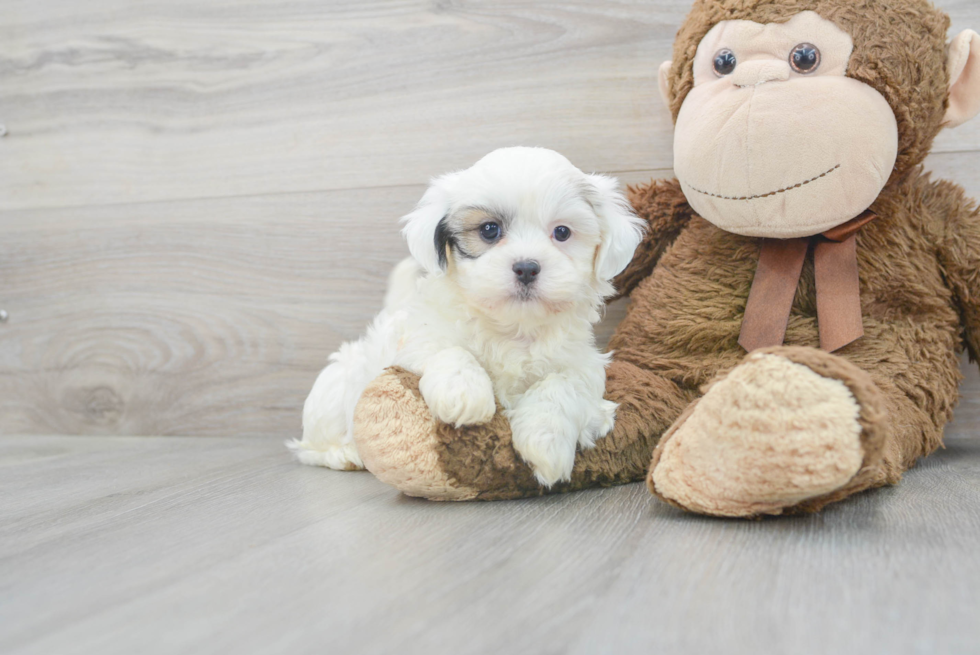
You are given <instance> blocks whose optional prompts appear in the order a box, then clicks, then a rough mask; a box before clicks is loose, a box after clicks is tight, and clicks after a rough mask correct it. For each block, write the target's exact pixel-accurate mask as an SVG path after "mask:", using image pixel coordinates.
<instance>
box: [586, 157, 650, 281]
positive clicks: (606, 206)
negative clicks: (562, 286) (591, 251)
mask: <svg viewBox="0 0 980 655" xmlns="http://www.w3.org/2000/svg"><path fill="white" fill-rule="evenodd" d="M588 178H589V186H590V190H589V198H588V200H589V202H590V203H591V204H592V207H593V209H595V212H596V214H597V215H598V217H599V230H600V235H601V238H602V242H601V243H600V245H599V252H598V253H597V254H596V259H595V274H596V277H598V278H599V279H601V280H611V279H613V278H614V277H616V276H617V275H618V274H619V273H621V272H622V271H623V269H625V268H626V266H627V265H628V264H629V263H630V260H632V259H633V252H634V251H635V250H636V247H637V246H638V245H639V244H640V240H641V239H642V238H643V221H641V220H640V219H639V218H637V216H636V214H634V213H633V208H632V207H630V203H629V201H628V200H627V199H626V196H624V195H623V193H622V192H621V191H620V190H619V182H618V181H617V180H616V179H615V178H612V177H606V176H605V175H589V176H588Z"/></svg>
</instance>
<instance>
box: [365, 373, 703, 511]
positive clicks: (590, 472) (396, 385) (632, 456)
mask: <svg viewBox="0 0 980 655" xmlns="http://www.w3.org/2000/svg"><path fill="white" fill-rule="evenodd" d="M695 396H696V393H695V392H693V391H691V390H685V389H682V388H681V387H679V386H678V385H677V384H675V383H674V382H672V381H670V380H668V379H666V378H663V377H660V376H657V375H655V374H653V373H650V372H648V371H645V370H642V369H640V368H637V367H636V366H634V365H632V364H629V363H626V362H616V361H614V362H613V363H612V364H611V365H610V367H609V369H608V370H607V379H606V397H607V398H609V399H610V400H613V401H614V402H617V403H619V408H618V409H617V412H616V425H615V428H614V429H613V431H612V432H611V433H610V434H609V435H607V436H606V437H603V438H601V439H599V440H598V441H597V442H596V446H595V447H594V448H591V449H589V450H585V451H581V452H579V454H578V456H577V457H576V459H575V468H574V469H573V471H572V480H571V482H568V483H562V484H557V485H555V486H554V487H551V488H550V489H546V488H544V487H542V486H541V485H539V484H538V482H537V481H536V480H535V478H534V474H533V473H532V471H531V469H530V468H529V467H528V466H527V464H525V463H524V462H523V461H522V460H521V457H520V455H519V454H518V453H517V452H516V451H515V450H514V448H513V446H512V443H511V433H510V426H509V425H508V423H507V420H506V419H505V418H504V417H503V415H502V413H501V412H500V408H499V407H498V411H497V414H496V416H495V417H494V418H493V420H492V421H491V422H490V423H487V424H485V425H479V426H471V427H464V428H459V429H457V428H453V427H452V426H450V425H445V424H441V423H437V422H435V421H434V420H433V419H432V417H431V414H430V412H429V409H428V407H426V405H425V402H424V401H423V400H422V397H421V395H420V394H419V391H418V377H417V376H415V375H413V374H411V373H408V372H406V371H404V370H401V369H389V370H388V371H387V372H386V373H385V374H383V375H381V376H380V377H379V378H377V379H376V380H375V381H374V382H373V383H371V385H370V386H369V387H368V388H367V390H366V391H365V392H364V395H363V396H362V398H361V401H360V403H359V404H358V407H357V411H356V413H355V417H354V434H355V439H356V444H357V449H358V452H359V453H360V455H361V458H362V459H363V460H364V464H365V466H366V467H367V469H368V470H369V471H371V472H372V473H374V475H375V476H377V477H378V478H379V479H380V480H382V481H383V482H386V483H388V484H390V485H392V486H394V487H395V488H397V489H399V490H400V491H402V492H404V493H406V494H408V495H410V496H421V497H423V498H429V499H431V500H474V499H480V500H502V499H508V498H522V497H526V496H538V495H541V494H545V493H551V492H562V491H572V490H575V489H583V488H587V487H599V486H610V485H615V484H623V483H626V482H633V481H637V480H642V479H643V478H644V476H645V475H646V472H647V469H648V468H649V464H650V455H651V453H652V452H653V448H654V446H655V445H656V442H657V439H658V438H659V437H660V435H661V434H663V432H664V431H665V430H666V429H667V428H668V427H670V425H671V424H672V423H673V422H674V420H675V419H676V418H677V417H678V416H680V414H681V412H682V411H683V410H684V408H685V407H687V406H688V405H689V404H690V403H691V401H692V400H693V399H694V398H695Z"/></svg>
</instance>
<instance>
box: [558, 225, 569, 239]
mask: <svg viewBox="0 0 980 655" xmlns="http://www.w3.org/2000/svg"><path fill="white" fill-rule="evenodd" d="M554 234H555V241H568V239H569V238H571V236H572V231H571V230H570V229H568V228H567V227H565V226H564V225H559V226H558V227H556V228H555V233H554Z"/></svg>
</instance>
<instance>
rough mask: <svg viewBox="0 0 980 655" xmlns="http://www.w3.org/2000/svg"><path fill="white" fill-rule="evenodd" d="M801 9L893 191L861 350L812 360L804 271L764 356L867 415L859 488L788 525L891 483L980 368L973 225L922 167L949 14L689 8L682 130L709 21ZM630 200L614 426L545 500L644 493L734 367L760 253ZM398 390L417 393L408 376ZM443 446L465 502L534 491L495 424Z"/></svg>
mask: <svg viewBox="0 0 980 655" xmlns="http://www.w3.org/2000/svg"><path fill="white" fill-rule="evenodd" d="M806 10H814V11H817V12H818V13H820V14H821V15H822V16H824V17H825V18H828V19H830V20H833V21H835V22H836V23H837V24H838V25H839V26H841V27H842V28H843V29H845V30H846V31H848V32H849V33H850V34H851V35H852V36H853V37H854V42H855V51H854V55H853V58H852V61H851V65H850V67H849V70H848V74H849V75H850V76H851V77H854V78H856V79H859V80H861V81H863V82H865V83H867V84H869V85H871V86H872V87H874V88H875V89H877V90H878V91H880V92H881V93H882V95H883V96H884V97H885V98H886V99H887V100H888V102H889V103H890V104H891V106H892V109H893V110H894V111H895V115H896V117H897V119H898V124H899V129H900V152H899V158H898V163H897V165H896V167H895V171H894V173H893V175H892V178H891V182H890V183H889V185H888V186H887V187H886V189H885V190H884V191H883V192H882V194H881V196H880V197H879V198H878V200H877V201H876V202H875V203H874V205H873V206H872V210H873V211H874V212H875V213H877V214H878V216H879V219H878V220H877V221H875V222H873V223H871V224H870V225H868V226H866V227H865V228H863V229H862V230H861V232H859V233H858V236H857V249H858V264H859V269H860V278H861V304H862V313H863V322H864V332H865V336H864V337H863V338H861V339H859V340H858V341H856V342H854V343H852V344H850V345H848V346H846V347H844V348H843V349H841V350H839V351H837V353H835V354H833V355H831V354H827V353H824V352H821V351H819V350H817V349H816V348H817V346H818V345H819V336H818V332H817V316H816V295H815V288H814V274H813V260H812V257H808V258H807V262H806V265H805V267H804V270H803V274H802V276H801V279H800V282H799V286H798V289H797V293H796V299H795V302H794V304H793V308H792V313H791V316H790V319H789V325H788V328H787V331H786V340H785V347H782V348H778V349H775V350H774V351H773V352H776V353H777V354H780V355H782V356H784V357H787V358H789V359H790V360H792V361H794V362H797V363H800V364H804V365H806V366H808V367H810V368H811V369H812V370H813V371H815V372H816V373H818V374H819V375H821V376H824V377H828V378H833V379H837V380H841V381H842V382H844V384H845V385H846V386H847V387H848V389H849V390H850V392H851V393H852V394H853V396H854V398H855V399H856V400H857V402H858V404H859V405H860V408H861V413H860V421H859V422H860V424H861V427H862V429H863V434H862V436H861V443H862V448H863V450H864V462H863V464H862V466H861V469H860V471H859V472H858V474H857V475H856V476H855V477H854V478H853V479H852V480H850V482H848V483H847V484H846V485H844V486H843V487H841V488H840V489H837V490H835V491H834V492H832V493H829V494H826V495H824V496H821V497H818V498H811V499H809V500H807V501H804V502H802V503H799V504H797V505H796V506H787V507H785V508H781V509H780V510H779V511H789V512H792V511H812V510H816V509H819V508H821V507H823V506H824V505H825V504H827V503H829V502H833V501H837V500H840V499H842V498H844V497H847V496H848V495H850V494H853V493H855V492H858V491H861V490H863V489H867V488H870V487H874V486H880V485H882V484H890V483H895V482H897V481H898V480H899V479H900V477H901V475H902V473H903V472H904V471H905V470H906V469H907V468H908V467H910V466H912V464H913V463H914V462H915V461H916V460H917V459H918V458H919V457H922V456H924V455H926V454H928V453H930V452H932V451H933V450H935V449H936V448H937V447H939V446H940V444H941V442H942V434H943V427H944V425H945V424H946V423H947V422H948V421H949V419H950V417H951V416H952V412H953V408H954V406H955V404H956V402H957V398H958V384H959V381H960V371H959V356H960V354H961V353H962V351H963V349H964V347H966V348H967V349H968V350H969V353H970V355H971V357H972V358H973V359H976V358H977V357H978V355H980V215H978V212H977V210H976V208H975V206H974V204H973V202H972V201H970V200H968V199H967V198H965V197H964V194H963V192H962V190H961V189H959V188H958V187H956V186H955V185H952V184H950V183H948V182H942V181H940V182H932V181H930V180H929V177H928V176H927V175H926V174H924V173H923V171H922V169H921V167H919V166H918V165H919V163H920V162H921V161H922V160H923V159H924V158H925V156H926V154H927V153H928V150H929V147H930V145H931V143H932V140H933V138H934V137H935V135H936V133H937V132H938V131H939V129H940V126H941V121H942V117H943V113H944V111H945V108H946V103H947V100H946V86H947V82H948V77H947V74H946V71H945V63H944V62H945V59H944V56H945V33H946V29H947V27H948V19H947V18H946V16H945V15H943V14H942V13H940V12H938V11H937V10H935V9H934V8H933V7H932V6H931V5H930V4H929V3H927V2H925V1H924V0H778V1H777V0H698V1H697V2H696V3H695V5H694V9H693V10H692V12H691V14H690V16H689V17H688V20H687V22H686V23H685V25H684V26H683V27H682V28H681V31H680V33H679V35H678V38H677V43H676V48H675V60H674V65H673V68H672V72H671V90H672V106H673V110H674V114H675V116H676V114H677V111H679V108H680V105H681V103H682V102H683V100H684V97H685V96H686V94H687V92H688V91H689V90H690V88H691V85H692V83H693V76H692V72H691V61H692V59H693V57H694V54H695V51H696V48H697V44H698V42H699V41H700V40H701V38H702V37H703V36H704V34H705V33H707V31H708V30H709V29H710V28H711V27H712V26H713V25H714V24H715V23H717V22H718V21H720V20H730V19H750V20H755V21H757V22H773V21H785V20H788V19H789V18H790V17H792V16H793V15H795V14H796V13H798V12H801V11H806ZM630 193H631V201H632V203H633V205H634V207H635V209H636V211H637V212H638V214H639V215H640V216H641V217H642V218H643V219H645V220H646V222H647V224H648V227H649V231H648V233H647V235H646V238H645V240H644V241H643V243H642V244H641V246H640V248H639V249H638V250H637V253H636V256H635V258H634V260H633V262H632V264H631V265H630V266H629V267H628V268H627V270H626V271H624V272H623V273H622V274H621V275H620V276H619V278H618V280H617V288H619V289H620V293H621V294H624V295H629V296H630V297H631V299H632V303H631V305H630V307H629V311H628V313H627V316H626V318H625V319H624V321H623V322H622V324H621V325H620V326H619V328H618V329H617V331H616V334H615V335H614V337H613V339H612V341H611V343H610V348H611V349H613V350H615V357H614V361H613V364H612V365H611V366H610V368H609V372H608V378H607V386H606V389H607V397H608V398H610V399H611V400H613V401H615V402H617V403H620V409H619V412H618V415H617V422H616V426H615V428H614V431H613V433H612V434H610V435H609V436H608V437H606V438H604V439H600V440H599V442H598V445H597V446H596V448H595V449H593V450H589V451H586V452H582V453H580V455H579V457H578V459H577V461H576V465H575V470H574V474H573V479H572V482H571V483H570V484H565V485H561V486H558V487H556V488H554V489H552V491H567V490H572V489H580V488H584V487H590V486H597V485H609V484H618V483H622V482H627V481H631V480H639V479H642V478H643V477H644V476H645V474H646V472H647V470H648V464H649V462H650V458H651V453H652V452H653V450H654V447H655V446H656V444H657V442H658V440H659V439H660V438H661V436H662V435H664V433H665V432H666V431H667V430H668V428H669V427H670V426H671V425H672V424H673V423H674V422H675V421H677V420H678V418H681V422H682V421H683V417H682V414H684V413H685V410H687V411H688V412H690V411H691V407H692V403H693V402H694V401H695V400H696V399H697V398H698V397H700V396H701V395H702V394H703V392H704V390H705V388H706V387H707V386H708V385H709V384H710V383H711V382H712V381H713V380H715V379H717V378H718V377H719V376H724V375H725V374H726V373H728V372H729V371H731V370H732V369H733V368H734V367H735V366H737V365H738V364H739V363H740V362H741V361H742V360H743V358H744V357H745V351H744V350H742V349H741V348H740V347H739V345H738V337H739V331H740V326H741V323H742V318H743V314H744V310H745V303H746V300H747V298H748V294H749V288H750V287H751V284H752V280H753V276H754V274H755V270H756V263H757V261H758V257H759V251H760V247H761V240H760V239H756V238H750V237H741V236H737V235H733V234H730V233H727V232H723V231H722V230H720V229H718V228H716V227H714V226H713V225H711V224H710V223H708V222H707V221H705V220H703V219H701V218H700V217H698V216H697V215H696V214H695V213H694V212H693V210H692V209H691V208H690V206H689V205H688V203H687V201H686V199H685V198H684V195H683V193H682V192H681V189H680V185H679V184H678V183H677V182H676V180H675V181H655V182H652V183H650V184H649V185H646V186H642V187H639V188H634V189H631V190H630ZM386 375H387V376H393V375H395V373H391V372H390V373H388V374H386ZM398 381H399V383H401V384H404V385H407V386H408V387H412V388H414V385H415V383H414V382H412V381H411V380H410V379H408V378H407V377H405V376H402V377H401V378H399V379H398ZM366 395H370V391H369V394H366ZM416 396H417V392H416ZM417 402H419V403H421V402H422V401H421V398H418V397H417ZM391 411H393V412H398V411H409V410H408V409H406V408H397V407H396V408H392V410H391ZM498 418H499V417H498ZM436 434H437V437H436V440H437V441H438V445H437V446H436V447H435V450H436V453H437V456H438V460H439V463H440V467H441V470H442V471H443V474H444V475H445V476H446V477H447V478H448V479H452V480H454V481H456V483H458V484H461V485H464V486H466V487H467V488H471V489H473V490H474V497H476V498H481V499H499V498H515V497H520V496H528V495H537V494H540V493H544V492H545V491H544V490H543V489H542V488H540V487H539V486H538V485H537V484H535V483H534V479H533V477H532V475H531V472H530V469H528V467H527V466H526V465H525V464H524V463H523V462H522V461H521V458H520V457H519V455H517V453H516V452H515V451H514V450H513V448H512V446H511V445H510V433H509V429H508V428H507V427H506V422H505V421H504V422H503V423H501V422H500V421H496V420H495V422H494V423H492V424H490V425H489V426H485V427H482V428H470V429H463V430H453V429H451V428H449V427H447V426H439V428H438V429H437V430H436ZM389 437H391V435H389ZM393 438H396V439H400V440H409V441H413V440H418V439H419V438H420V436H419V435H417V434H410V433H403V434H399V435H395V436H394V437H393ZM359 446H360V441H359ZM660 451H661V449H658V453H659V452H660ZM654 464H656V459H654ZM368 467H369V468H371V465H370V464H368ZM654 491H655V490H654ZM655 492H656V491H655ZM428 497H440V495H439V494H438V493H433V494H429V495H428Z"/></svg>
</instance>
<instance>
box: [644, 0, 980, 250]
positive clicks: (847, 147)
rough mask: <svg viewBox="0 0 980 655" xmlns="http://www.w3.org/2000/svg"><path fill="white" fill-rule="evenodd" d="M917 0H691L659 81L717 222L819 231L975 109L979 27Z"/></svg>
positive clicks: (696, 184) (697, 196)
mask: <svg viewBox="0 0 980 655" xmlns="http://www.w3.org/2000/svg"><path fill="white" fill-rule="evenodd" d="M948 28H949V19H948V18H947V16H946V15H945V14H943V13H942V12H940V11H938V10H937V9H935V8H934V7H933V6H932V5H931V4H930V3H929V2H928V1H927V0H696V2H695V4H694V8H693V10H692V11H691V14H690V15H689V16H688V19H687V21H686V22H685V24H684V26H683V27H682V28H681V30H680V33H679V34H678V36H677V41H676V44H675V48H674V60H673V62H667V63H666V64H664V65H663V66H662V67H661V69H660V90H661V93H662V94H663V96H664V98H665V100H666V102H667V103H668V105H669V107H670V110H671V112H672V114H673V116H674V120H675V122H676V128H675V135H674V169H675V172H676V174H677V177H678V179H679V180H680V183H681V186H682V188H683V190H684V193H685V195H686V196H687V198H688V201H689V202H690V204H691V206H692V207H693V208H694V209H695V211H697V212H698V213H699V214H700V215H701V216H702V217H703V218H705V219H706V220H708V221H710V222H712V223H714V224H715V225H717V226H718V227H720V228H722V229H724V230H727V231H729V232H734V233H736V234H742V235H747V236H761V237H774V238H792V237H804V236H810V235H814V234H819V233H821V232H823V231H825V230H828V229H830V228H832V227H835V226H837V225H840V224H842V223H845V222H847V221H849V220H851V219H852V218H855V217H856V216H858V215H859V214H861V213H862V212H863V211H864V210H866V209H867V208H868V207H870V206H871V205H872V204H873V203H874V201H875V199H877V198H878V196H879V195H880V194H881V192H882V190H883V189H885V187H886V186H888V185H889V184H890V183H898V182H900V181H901V180H902V179H903V178H904V177H905V176H906V175H907V174H908V173H909V172H910V171H911V170H912V169H913V168H914V167H916V166H917V165H918V164H920V163H921V162H922V160H923V159H925V157H926V155H927V154H928V152H929V148H930V147H931V145H932V140H933V138H935V136H936V134H937V133H938V132H939V130H940V129H941V128H942V127H944V126H955V125H958V124H960V123H963V122H965V121H966V120H969V119H970V118H972V117H973V116H974V115H976V114H977V113H978V111H980V36H978V35H977V34H976V33H975V32H972V31H967V32H963V33H962V34H960V35H959V36H957V37H956V38H955V39H953V41H952V42H951V43H949V44H947V42H946V32H947V30H948Z"/></svg>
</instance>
